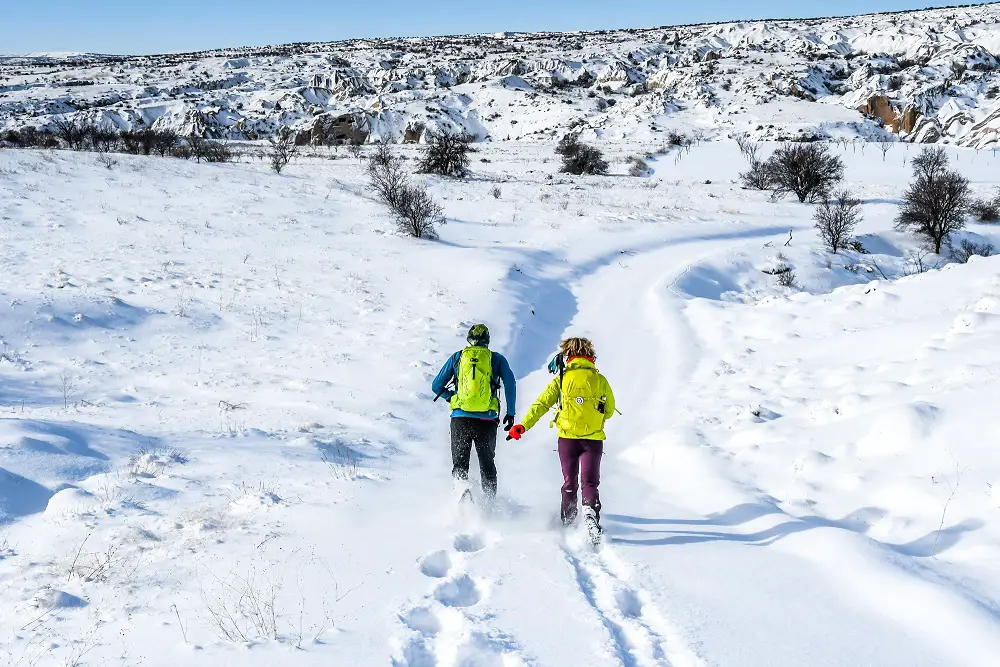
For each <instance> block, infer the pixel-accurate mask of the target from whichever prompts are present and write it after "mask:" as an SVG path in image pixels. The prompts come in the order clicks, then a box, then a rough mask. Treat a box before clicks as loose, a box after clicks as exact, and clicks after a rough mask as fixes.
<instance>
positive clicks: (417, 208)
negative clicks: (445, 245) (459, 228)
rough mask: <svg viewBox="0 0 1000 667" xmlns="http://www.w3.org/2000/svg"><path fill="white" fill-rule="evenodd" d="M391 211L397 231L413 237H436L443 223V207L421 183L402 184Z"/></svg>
mask: <svg viewBox="0 0 1000 667" xmlns="http://www.w3.org/2000/svg"><path fill="white" fill-rule="evenodd" d="M393 213H394V214H395V216H396V226H397V228H398V229H399V231H400V232H402V233H403V234H406V235H407V236H412V237H413V238H418V239H420V238H437V226H438V225H440V224H444V208H443V207H442V206H441V204H439V203H438V202H437V201H435V199H434V197H433V196H431V193H430V192H429V191H428V190H427V188H425V187H423V186H421V185H404V186H403V188H402V190H400V193H399V200H398V202H397V204H396V206H395V207H393Z"/></svg>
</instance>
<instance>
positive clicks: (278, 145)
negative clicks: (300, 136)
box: [267, 127, 297, 174]
mask: <svg viewBox="0 0 1000 667" xmlns="http://www.w3.org/2000/svg"><path fill="white" fill-rule="evenodd" d="M267 141H268V142H269V143H270V144H271V152H270V154H269V156H268V157H269V158H270V160H271V169H273V170H274V173H276V174H280V173H281V170H282V169H284V168H285V167H286V166H288V163H289V162H291V161H292V158H293V157H295V153H296V151H297V148H296V146H295V141H294V140H293V138H292V133H291V132H290V131H289V130H288V128H287V127H283V128H282V129H281V131H279V132H278V136H276V137H269V138H268V140H267Z"/></svg>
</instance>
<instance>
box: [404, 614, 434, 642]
mask: <svg viewBox="0 0 1000 667" xmlns="http://www.w3.org/2000/svg"><path fill="white" fill-rule="evenodd" d="M403 622H404V623H406V627H408V628H409V629H411V630H413V631H414V632H419V633H420V634H422V635H425V636H430V635H436V634H437V633H438V632H440V631H441V619H439V618H438V615H437V614H435V613H434V610H432V609H429V608H428V607H416V608H415V609H411V610H410V613H409V614H407V615H406V617H405V618H404V619H403Z"/></svg>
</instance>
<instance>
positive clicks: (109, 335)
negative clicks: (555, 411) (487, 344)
mask: <svg viewBox="0 0 1000 667" xmlns="http://www.w3.org/2000/svg"><path fill="white" fill-rule="evenodd" d="M917 148H918V147H916V146H910V145H908V144H902V145H894V147H893V148H892V149H891V150H890V151H889V152H888V154H887V155H886V157H885V161H883V160H882V156H881V155H880V154H879V153H878V152H876V151H873V150H871V148H869V150H868V154H867V155H865V154H864V149H863V147H860V146H848V147H846V148H845V147H843V146H841V147H839V148H836V147H835V150H838V151H839V152H840V154H841V156H842V157H843V158H844V160H845V162H846V163H847V176H848V179H849V180H850V184H851V186H852V187H853V188H854V189H855V191H856V192H857V193H859V195H860V196H861V197H862V199H863V200H864V202H865V204H864V215H865V222H864V224H863V226H862V228H861V229H860V230H859V233H860V234H861V237H860V238H861V239H862V241H863V243H864V244H865V245H866V247H867V248H868V249H869V250H870V251H871V252H872V254H871V255H863V256H862V255H857V254H854V253H847V254H841V255H837V256H828V255H826V254H825V253H823V252H821V250H820V248H819V247H818V241H817V238H816V236H815V233H814V232H813V230H812V228H811V219H810V218H811V214H812V210H811V208H810V207H808V206H805V205H800V204H797V203H793V202H780V203H776V204H775V203H771V202H769V201H768V197H767V195H766V194H764V193H757V192H748V191H743V190H740V189H739V188H738V186H737V185H736V184H735V183H734V179H735V178H736V175H737V172H738V171H739V170H740V168H741V167H742V165H741V162H742V159H741V158H740V156H739V153H738V151H737V149H736V147H735V146H734V145H733V144H732V143H731V142H710V141H709V142H703V143H702V144H701V145H698V146H694V147H693V148H692V149H691V150H690V152H682V153H679V154H670V155H667V156H665V157H663V158H662V159H660V160H658V161H656V162H655V163H654V164H653V168H654V174H653V175H652V176H651V177H650V178H627V177H625V176H622V175H620V174H616V175H612V176H609V177H604V178H580V179H568V178H565V177H563V176H561V175H559V174H557V173H556V171H555V170H556V165H555V163H554V161H552V160H551V155H552V146H551V145H543V144H541V143H538V142H504V143H496V144H485V145H483V146H481V147H480V150H481V152H480V153H477V159H482V160H488V162H480V161H477V162H476V165H475V167H476V178H474V179H470V180H467V181H461V182H460V181H453V180H439V179H435V178H430V177H419V178H422V179H424V182H425V183H427V184H428V185H429V186H430V187H431V188H432V190H433V192H434V193H435V195H436V196H437V197H439V198H440V199H441V200H442V201H443V203H444V205H445V209H446V214H447V216H448V224H447V225H446V226H444V227H443V228H442V229H441V237H442V238H441V241H439V242H424V241H414V240H411V239H405V238H401V237H398V236H396V235H394V234H392V233H391V229H392V228H391V224H390V221H388V220H387V219H386V216H385V213H384V211H383V210H382V209H381V208H380V207H379V206H378V205H377V204H375V203H374V202H373V201H372V199H371V198H370V197H369V195H368V194H367V189H366V187H365V184H364V178H363V170H362V169H361V166H360V165H359V162H358V161H357V160H354V159H348V158H346V157H344V156H343V154H342V153H341V154H339V155H338V154H336V153H329V152H328V151H327V150H325V149H323V150H322V151H319V152H318V153H317V155H315V156H312V157H302V158H300V159H299V160H298V161H296V162H294V163H293V164H292V165H291V166H289V167H288V169H287V170H286V172H285V173H283V174H282V175H281V176H276V175H274V174H272V173H269V172H267V171H266V167H265V166H264V165H261V164H259V163H251V164H246V163H242V164H241V163H235V164H222V165H208V164H194V163H190V162H183V161H179V160H174V159H162V158H143V157H134V156H116V159H117V160H118V164H117V165H115V166H114V167H113V168H112V169H110V170H109V169H106V168H105V167H103V166H98V165H97V164H96V160H95V157H94V156H92V155H88V154H85V153H72V152H52V151H45V152H35V151H20V150H0V219H2V220H3V222H4V225H3V243H2V244H0V261H2V263H3V276H4V278H3V280H2V282H0V294H2V297H3V298H2V300H0V301H2V306H0V340H2V343H3V346H2V350H0V581H2V582H3V585H2V586H0V664H5V665H19V666H21V665H39V666H40V667H43V666H48V665H66V664H72V665H127V666H130V667H131V666H133V665H147V666H151V667H155V666H160V665H162V666H164V667H166V666H168V665H171V666H172V665H178V664H183V665H192V666H198V665H205V666H209V665H212V666H215V665H241V666H245V667H254V666H258V665H259V666H265V665H279V664H280V665H289V666H297V665H303V666H305V665H309V666H312V665H316V666H319V665H323V666H327V665H352V666H354V665H358V666H367V665H385V664H392V665H395V666H397V667H431V666H436V665H441V666H458V665H462V666H480V665H490V666H494V665H502V666H504V667H512V666H518V665H533V666H554V667H563V666H566V667H568V666H570V665H579V664H588V665H595V666H597V667H601V666H605V665H607V666H612V665H613V666H622V665H624V666H629V667H633V666H634V667H651V666H654V665H655V666H662V665H671V666H673V667H686V666H692V667H693V666H696V665H720V666H725V667H744V666H745V667H751V666H753V667H759V666H760V665H769V666H772V665H773V666H789V667H801V666H802V665H810V667H828V666H838V667H856V666H857V665H865V664H871V665H893V666H894V665H900V666H902V665H907V666H912V665H920V666H925V665H926V666H929V665H946V666H949V667H968V666H977V665H982V666H984V667H986V666H991V665H994V664H995V662H996V656H997V655H1000V568H998V565H997V564H998V563H1000V517H998V511H1000V492H998V491H997V489H998V488H1000V454H998V451H1000V450H998V448H997V443H998V439H1000V437H998V431H997V426H996V423H995V422H996V420H995V418H994V417H993V414H992V409H993V406H994V405H995V404H996V403H997V401H998V400H1000V384H998V382H997V372H998V369H1000V328H998V324H997V318H998V316H1000V313H998V307H1000V306H998V304H1000V260H998V259H996V258H989V259H982V260H977V261H973V262H970V263H969V264H966V265H948V266H946V267H945V268H943V269H941V270H933V271H930V272H925V273H922V274H917V275H912V276H910V277H902V278H899V276H902V275H903V274H905V273H908V272H912V267H910V268H908V260H907V253H908V252H909V251H910V250H911V249H912V248H914V246H915V243H914V241H913V240H912V239H910V238H909V237H907V236H905V235H902V234H898V233H896V232H893V231H891V219H892V216H893V214H894V209H895V206H896V204H895V202H896V201H897V199H898V196H899V192H900V191H901V189H902V187H903V184H904V182H905V180H906V178H907V175H908V167H907V166H906V160H907V159H908V158H909V157H912V155H914V154H915V153H916V150H917ZM402 150H405V151H410V150H413V149H411V148H408V147H406V148H403V149H402ZM616 150H617V151H618V153H616V154H614V155H612V156H611V157H612V158H613V160H614V161H615V162H616V163H617V164H618V165H621V164H622V162H623V160H624V158H625V157H626V155H627V154H626V153H625V152H624V147H618V148H617V149H616ZM949 151H950V154H951V156H952V158H953V160H954V163H953V164H954V165H955V167H956V168H958V169H959V170H960V171H962V172H963V173H964V174H966V175H967V176H968V177H969V178H970V179H971V180H972V182H973V187H974V188H975V189H976V190H977V192H978V193H980V194H986V193H987V192H989V191H992V189H993V188H995V187H997V185H1000V182H998V176H997V174H998V170H997V166H998V163H997V160H998V158H997V157H996V156H994V155H993V154H992V152H990V151H982V152H975V151H970V150H964V149H955V148H950V149H949ZM678 156H679V157H678ZM330 157H335V158H337V159H329V158H330ZM616 170H618V171H620V170H621V167H620V166H619V167H616ZM494 186H498V187H499V189H500V197H499V198H494V197H493V195H492V194H491V190H492V189H493V187H494ZM790 230H791V240H790V241H789V236H790V234H789V231H790ZM964 233H965V234H968V235H973V234H975V235H979V236H981V237H983V238H984V239H987V240H989V239H993V240H994V241H1000V233H997V232H995V231H994V228H992V227H989V226H985V225H971V226H970V228H969V229H968V230H967V231H966V232H964ZM786 242H787V243H786ZM777 261H781V262H785V263H787V264H789V265H790V266H792V267H793V268H794V269H795V271H796V273H797V274H798V280H799V283H800V287H799V288H797V289H789V288H782V287H779V286H777V285H776V284H775V283H774V280H773V278H771V277H770V276H767V275H765V274H763V273H761V269H763V268H767V267H768V266H772V265H773V264H774V263H775V262H777ZM876 267H877V268H876ZM881 273H885V274H886V276H887V278H883V277H882V275H881ZM476 321H484V322H487V323H488V324H489V325H490V327H491V328H492V331H493V340H494V347H495V348H496V349H498V350H500V351H502V352H503V353H504V354H505V355H506V356H507V357H508V359H509V360H510V362H511V364H512V367H513V368H514V371H515V374H516V375H517V376H518V379H519V386H518V389H519V401H518V402H519V405H518V413H519V414H524V412H525V410H526V408H527V405H528V403H529V402H530V401H531V400H532V399H533V398H534V396H535V395H537V392H539V391H540V390H541V388H542V387H543V385H544V383H545V382H547V380H548V378H549V376H548V374H547V373H546V372H545V371H544V370H543V369H544V365H545V363H546V361H547V358H548V355H549V354H550V353H551V352H552V351H553V350H554V348H555V346H556V344H557V342H558V340H559V339H560V337H562V336H564V335H567V334H576V335H588V336H591V337H592V338H593V339H594V341H595V343H596V345H597V348H598V364H599V366H600V368H601V370H602V372H604V373H605V375H607V377H608V378H609V379H610V381H611V383H612V384H613V386H614V387H615V390H616V395H617V398H618V404H619V408H620V410H621V412H622V413H623V414H622V415H621V416H620V417H616V418H615V419H614V420H612V421H611V422H609V424H608V433H609V438H610V439H609V441H608V443H607V454H606V456H605V461H604V466H603V473H604V480H603V483H602V486H601V492H602V499H603V502H604V521H605V525H606V529H607V543H606V545H605V547H604V548H603V549H602V550H601V551H600V552H599V553H593V552H591V551H590V550H589V549H588V548H585V547H584V545H583V540H582V538H581V536H580V535H578V534H577V533H575V532H572V531H571V532H569V533H564V532H563V531H562V530H561V529H557V528H555V527H554V525H553V524H554V518H555V516H556V512H557V504H558V500H559V485H560V483H561V478H560V474H559V470H558V460H557V458H556V454H555V453H554V452H553V448H554V434H553V432H551V431H549V430H548V429H546V428H545V423H544V422H543V423H542V424H541V425H540V426H539V427H538V428H537V429H535V430H533V431H531V432H529V433H528V435H527V436H526V438H525V439H524V440H522V441H521V442H520V443H505V442H501V444H500V447H499V454H498V464H499V469H500V487H501V490H500V498H501V502H500V507H499V510H498V512H497V513H496V514H495V515H493V516H490V517H481V516H478V515H476V514H472V515H462V514H457V513H456V512H455V510H454V504H453V500H452V498H451V482H450V469H451V462H450V452H449V445H448V415H447V411H446V409H445V407H444V406H442V405H441V404H440V402H438V403H434V402H433V401H432V398H433V397H432V396H431V394H430V388H429V383H430V378H431V377H432V376H433V374H434V373H436V371H437V370H438V368H439V366H440V364H442V363H443V362H444V360H445V358H446V357H447V356H448V355H449V354H451V353H452V352H454V351H455V350H456V349H458V348H459V347H460V346H462V344H463V339H464V334H465V331H466V330H467V327H468V326H469V324H470V323H472V322H476Z"/></svg>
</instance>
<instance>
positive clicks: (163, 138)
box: [150, 128, 180, 157]
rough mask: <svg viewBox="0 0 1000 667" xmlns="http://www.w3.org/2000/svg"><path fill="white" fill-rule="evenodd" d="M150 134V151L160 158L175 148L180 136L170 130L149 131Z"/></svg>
mask: <svg viewBox="0 0 1000 667" xmlns="http://www.w3.org/2000/svg"><path fill="white" fill-rule="evenodd" d="M150 132H152V137H151V140H152V150H153V151H154V152H155V153H156V154H157V155H159V156H160V157H165V156H167V155H169V154H170V152H171V151H172V150H173V149H174V147H175V146H177V142H178V141H179V140H180V135H178V134H177V133H176V132H175V131H173V130H171V129H166V128H165V129H162V130H150Z"/></svg>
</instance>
